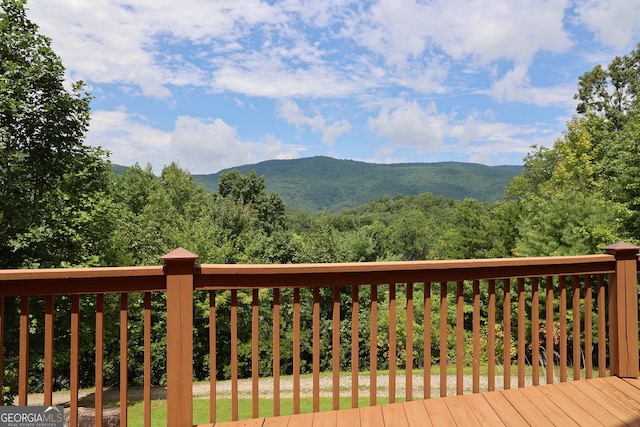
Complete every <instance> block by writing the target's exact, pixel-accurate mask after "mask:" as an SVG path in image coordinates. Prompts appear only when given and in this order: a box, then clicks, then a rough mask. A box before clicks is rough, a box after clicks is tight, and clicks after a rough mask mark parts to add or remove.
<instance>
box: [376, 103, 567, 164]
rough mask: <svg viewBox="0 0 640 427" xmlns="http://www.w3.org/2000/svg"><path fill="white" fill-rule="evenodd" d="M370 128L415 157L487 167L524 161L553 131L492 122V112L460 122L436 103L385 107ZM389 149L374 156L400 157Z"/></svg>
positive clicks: (493, 115)
mask: <svg viewBox="0 0 640 427" xmlns="http://www.w3.org/2000/svg"><path fill="white" fill-rule="evenodd" d="M369 127H370V129H371V130H372V131H373V132H374V133H376V134H378V135H380V136H385V137H387V138H389V139H390V140H391V143H392V146H395V147H398V148H403V149H405V150H406V149H409V150H410V151H409V152H411V150H414V153H413V154H414V155H416V156H419V154H420V153H422V152H425V151H426V152H429V153H438V155H443V154H445V155H451V156H453V157H454V158H459V159H461V161H469V162H475V163H483V164H489V165H495V164H505V163H513V160H510V159H513V157H514V156H516V157H517V158H519V159H522V158H523V157H524V156H525V155H526V154H527V153H528V152H529V151H530V147H531V146H532V145H534V144H537V145H549V144H551V143H552V142H553V140H554V137H553V134H554V132H555V131H557V130H556V129H552V130H550V129H549V126H545V125H543V124H531V125H518V124H512V123H507V122H500V121H496V120H495V114H494V112H493V111H490V110H488V111H485V112H482V113H479V112H473V113H471V114H469V115H468V116H467V117H465V118H458V117H456V115H454V114H444V113H441V112H439V111H438V109H437V107H436V105H435V104H434V103H430V104H429V105H428V106H426V107H425V108H423V107H421V106H420V105H419V104H418V103H417V102H407V101H403V102H401V103H399V104H398V105H396V106H395V107H389V106H385V107H383V108H382V109H381V111H380V112H379V114H378V116H377V117H373V118H370V119H369ZM392 146H389V145H386V146H384V147H382V148H381V149H379V150H378V153H377V154H376V156H377V158H378V159H380V158H381V156H382V157H384V159H386V160H385V161H391V160H389V159H390V158H391V156H398V153H397V150H396V149H394V148H392ZM410 159H411V158H410ZM404 161H407V160H406V159H405V160H404Z"/></svg>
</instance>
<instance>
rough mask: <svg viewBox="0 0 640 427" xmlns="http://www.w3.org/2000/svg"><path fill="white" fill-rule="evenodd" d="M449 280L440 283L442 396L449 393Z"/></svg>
mask: <svg viewBox="0 0 640 427" xmlns="http://www.w3.org/2000/svg"><path fill="white" fill-rule="evenodd" d="M447 332H448V331H447V282H441V283H440V397H445V396H446V395H447Z"/></svg>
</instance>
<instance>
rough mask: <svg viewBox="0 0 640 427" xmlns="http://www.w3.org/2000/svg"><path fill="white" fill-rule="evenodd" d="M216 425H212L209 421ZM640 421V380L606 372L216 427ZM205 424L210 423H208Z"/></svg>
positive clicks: (610, 423)
mask: <svg viewBox="0 0 640 427" xmlns="http://www.w3.org/2000/svg"><path fill="white" fill-rule="evenodd" d="M208 425H210V424H208ZM243 425H246V426H262V427H267V426H268V427H284V426H287V427H295V426H312V427H333V426H344V427H358V426H363V427H365V426H366V427H369V426H373V427H375V426H380V427H390V426H394V427H396V426H399V427H411V426H419V427H422V426H432V425H433V426H464V427H468V426H485V425H490V426H501V425H502V426H507V425H508V426H529V425H532V426H552V425H562V426H570V425H573V426H616V427H617V426H624V425H628V426H639V425H640V379H635V378H632V379H628V378H625V379H621V378H617V377H606V378H598V379H590V380H582V381H569V382H566V383H560V384H547V385H540V386H533V387H527V388H519V389H511V390H504V391H493V392H485V393H479V394H471V395H462V396H450V397H442V398H436V399H427V400H415V401H412V402H401V403H392V404H387V405H381V406H374V407H364V408H359V409H344V410H339V411H327V412H320V413H316V414H298V415H289V416H282V417H272V418H258V419H255V420H247V421H236V422H230V423H217V424H215V427H239V426H243ZM203 426H204V425H203Z"/></svg>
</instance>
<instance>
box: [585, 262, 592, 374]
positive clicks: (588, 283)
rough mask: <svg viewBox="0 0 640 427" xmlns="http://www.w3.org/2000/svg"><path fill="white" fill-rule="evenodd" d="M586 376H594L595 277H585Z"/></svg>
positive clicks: (588, 275)
mask: <svg viewBox="0 0 640 427" xmlns="http://www.w3.org/2000/svg"><path fill="white" fill-rule="evenodd" d="M584 282H585V283H584V356H585V362H584V364H585V366H584V377H585V379H590V378H593V279H592V277H591V275H590V274H587V275H586V276H585V278H584Z"/></svg>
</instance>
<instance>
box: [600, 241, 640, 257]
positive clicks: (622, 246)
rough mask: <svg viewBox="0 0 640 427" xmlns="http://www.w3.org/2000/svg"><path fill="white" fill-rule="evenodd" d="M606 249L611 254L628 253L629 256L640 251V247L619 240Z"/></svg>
mask: <svg viewBox="0 0 640 427" xmlns="http://www.w3.org/2000/svg"><path fill="white" fill-rule="evenodd" d="M604 250H605V251H606V252H607V253H608V254H609V255H622V254H626V255H627V256H634V257H635V256H636V255H637V254H638V251H640V247H638V246H635V245H632V244H629V243H626V242H618V243H614V244H613V245H609V246H607V247H605V248H604Z"/></svg>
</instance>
